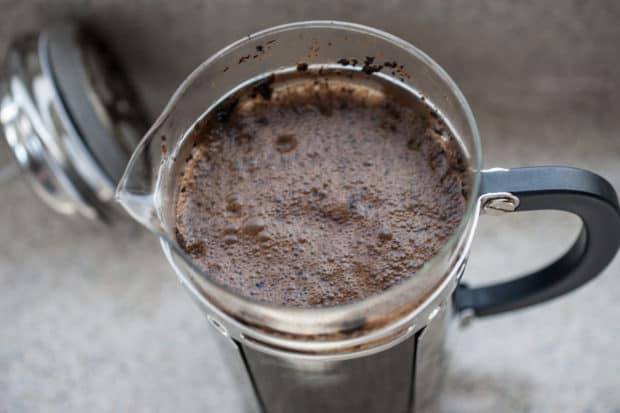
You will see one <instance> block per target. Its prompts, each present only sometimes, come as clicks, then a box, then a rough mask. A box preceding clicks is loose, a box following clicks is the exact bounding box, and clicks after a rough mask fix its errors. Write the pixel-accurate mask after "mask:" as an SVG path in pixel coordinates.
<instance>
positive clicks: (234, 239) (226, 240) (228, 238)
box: [224, 235, 239, 244]
mask: <svg viewBox="0 0 620 413" xmlns="http://www.w3.org/2000/svg"><path fill="white" fill-rule="evenodd" d="M237 241H239V238H237V236H236V235H226V236H225V237H224V243H225V244H234V243H236V242H237Z"/></svg>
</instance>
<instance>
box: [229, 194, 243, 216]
mask: <svg viewBox="0 0 620 413" xmlns="http://www.w3.org/2000/svg"><path fill="white" fill-rule="evenodd" d="M241 208H243V203H242V202H241V196H240V195H239V194H236V193H234V192H233V193H231V194H228V196H226V210H227V211H231V212H239V211H241Z"/></svg>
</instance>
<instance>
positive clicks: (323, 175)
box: [176, 61, 467, 307]
mask: <svg viewBox="0 0 620 413" xmlns="http://www.w3.org/2000/svg"><path fill="white" fill-rule="evenodd" d="M372 63H373V62H372V61H370V62H368V61H366V62H365V65H366V66H372ZM305 69H307V68H305ZM186 150H187V152H186V153H188V154H189V156H188V157H182V158H179V159H185V161H186V164H185V166H184V168H183V178H182V182H180V183H179V191H178V196H177V206H176V217H177V218H176V219H177V240H178V242H179V244H180V245H181V247H182V248H183V249H184V250H185V251H186V252H187V254H189V255H190V256H191V258H192V259H193V260H194V261H195V262H196V264H197V265H198V266H199V267H200V268H201V269H203V270H204V271H205V272H206V273H207V274H208V276H209V277H211V278H212V279H213V280H215V281H216V282H219V283H221V284H223V285H226V286H228V287H229V288H231V289H233V290H235V291H237V292H238V293H240V294H242V295H244V296H247V297H251V298H253V299H255V300H259V301H263V302H268V303H273V304H279V305H285V306H292V307H314V306H330V305H336V304H341V303H347V302H351V301H355V300H360V299H363V298H365V297H368V296H370V295H372V294H375V293H377V292H380V291H383V290H386V289H388V288H390V287H392V286H394V285H396V284H398V283H399V282H401V281H402V280H403V279H405V278H408V277H415V274H416V272H417V271H418V270H420V268H422V266H423V265H424V263H426V262H427V261H428V260H430V259H431V258H432V257H433V256H434V255H435V254H437V252H438V251H439V250H440V249H441V247H442V246H443V245H444V244H445V243H446V241H447V240H448V239H449V238H450V236H451V235H452V234H453V233H454V231H455V229H456V228H457V226H458V225H459V223H460V221H461V219H462V217H463V214H464V212H465V208H466V194H467V173H466V169H467V165H466V162H465V160H464V159H465V157H464V156H463V153H462V151H461V149H460V147H459V145H458V144H457V142H456V140H455V139H454V137H453V136H452V135H451V133H450V130H449V129H448V128H447V127H446V125H445V123H444V122H443V121H442V119H441V117H439V116H438V115H437V113H436V112H434V111H432V110H431V109H430V107H429V106H428V105H426V104H425V103H424V102H423V101H421V100H420V99H418V98H417V97H416V96H414V95H413V94H411V93H409V92H407V91H405V90H404V89H401V88H399V87H397V86H395V85H393V84H391V83H389V82H387V81H385V80H381V79H380V78H378V77H376V76H367V75H354V76H351V74H347V75H342V74H338V73H336V72H329V71H322V75H321V76H319V75H318V74H317V73H314V72H312V71H311V70H304V71H301V72H300V71H297V72H296V73H294V74H293V75H289V76H284V75H279V76H277V77H275V76H270V77H267V78H265V79H264V80H262V81H260V82H258V83H257V84H255V85H253V86H250V87H248V88H247V89H246V90H244V91H241V92H240V93H237V94H236V95H235V96H233V97H231V98H229V99H228V100H227V101H225V102H224V103H222V104H221V105H220V106H219V107H217V108H215V109H214V110H213V111H211V113H210V114H207V115H206V117H205V119H204V120H203V121H201V122H199V123H198V126H197V128H196V129H195V130H194V131H193V132H192V133H191V134H190V136H189V137H188V138H187V141H186Z"/></svg>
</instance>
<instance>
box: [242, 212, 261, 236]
mask: <svg viewBox="0 0 620 413" xmlns="http://www.w3.org/2000/svg"><path fill="white" fill-rule="evenodd" d="M265 227H266V224H265V221H263V220H262V219H261V218H259V217H252V218H248V219H247V220H246V221H245V222H244V223H243V225H242V227H241V231H242V232H243V233H244V234H247V235H250V236H255V235H257V234H258V233H259V232H261V231H262V230H263V229H265Z"/></svg>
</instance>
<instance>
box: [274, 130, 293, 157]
mask: <svg viewBox="0 0 620 413" xmlns="http://www.w3.org/2000/svg"><path fill="white" fill-rule="evenodd" d="M275 147H276V150H277V151H278V152H280V153H287V152H291V151H292V150H293V149H295V148H296V147H297V138H295V135H292V134H285V135H280V136H278V137H277V138H276V140H275Z"/></svg>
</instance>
